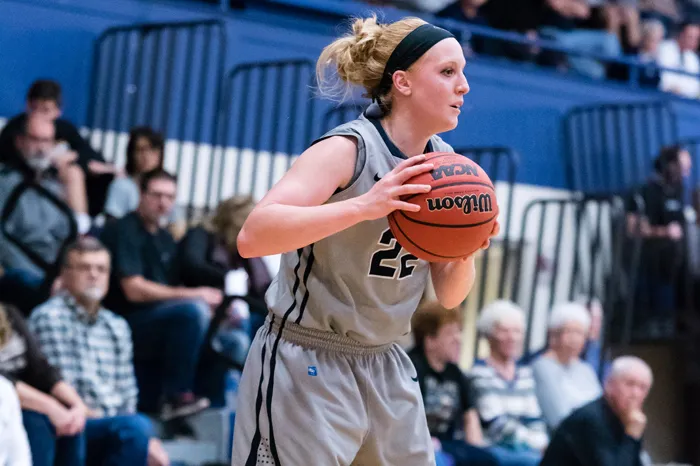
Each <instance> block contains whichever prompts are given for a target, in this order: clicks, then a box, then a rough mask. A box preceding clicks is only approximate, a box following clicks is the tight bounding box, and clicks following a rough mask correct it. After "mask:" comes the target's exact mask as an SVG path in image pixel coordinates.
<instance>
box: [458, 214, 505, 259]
mask: <svg viewBox="0 0 700 466" xmlns="http://www.w3.org/2000/svg"><path fill="white" fill-rule="evenodd" d="M500 231H501V224H500V223H498V221H496V223H494V224H493V228H492V229H491V234H490V235H489V237H488V238H486V241H484V243H483V244H482V245H481V247H480V248H479V249H477V250H476V251H474V252H473V253H471V254H469V255H468V256H465V257H462V258H461V259H458V261H463V262H466V261H468V260H473V259H474V257H476V255H477V254H478V253H479V251H483V250H485V249H488V247H489V246H491V238H493V237H495V236H498V233H499V232H500Z"/></svg>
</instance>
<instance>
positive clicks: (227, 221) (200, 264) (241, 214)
mask: <svg viewBox="0 0 700 466" xmlns="http://www.w3.org/2000/svg"><path fill="white" fill-rule="evenodd" d="M254 206H255V203H254V201H253V199H252V198H251V197H250V196H233V197H231V198H229V199H226V200H224V201H222V202H221V203H220V204H219V205H218V206H217V208H216V212H215V213H214V215H213V216H212V217H211V219H209V220H207V221H206V222H204V223H203V224H202V225H199V226H197V227H194V228H191V229H190V230H189V231H188V232H187V234H186V235H185V237H184V238H183V239H182V240H181V241H180V244H179V246H178V252H177V259H176V264H177V270H178V272H177V274H178V281H179V282H180V283H181V284H182V285H184V286H187V287H199V286H208V287H212V288H219V289H222V290H223V289H224V288H225V287H226V280H227V278H226V277H227V276H230V275H229V273H230V272H232V271H236V270H240V271H243V272H244V274H243V276H247V280H245V281H246V283H242V284H238V283H234V284H233V286H234V287H236V286H241V287H242V289H243V290H242V292H241V293H236V294H243V295H248V296H250V297H252V298H255V299H257V300H259V301H260V302H262V301H263V299H264V297H265V292H266V291H267V288H268V286H270V283H271V282H272V278H271V275H270V271H269V270H268V268H267V265H266V264H265V262H264V261H263V260H262V259H261V258H250V259H243V258H242V257H241V256H240V255H239V254H238V249H237V247H236V239H237V238H238V233H239V232H240V231H241V227H242V226H243V222H245V219H246V218H248V215H249V214H250V212H251V211H252V210H253V207H254ZM251 311H252V313H251V321H252V322H251V327H252V328H251V329H250V330H251V337H252V335H254V333H255V331H257V329H258V328H259V326H260V325H261V324H262V322H263V321H264V319H265V316H266V315H267V309H251ZM256 311H258V312H257V313H256ZM260 311H262V312H260ZM258 314H259V315H258Z"/></svg>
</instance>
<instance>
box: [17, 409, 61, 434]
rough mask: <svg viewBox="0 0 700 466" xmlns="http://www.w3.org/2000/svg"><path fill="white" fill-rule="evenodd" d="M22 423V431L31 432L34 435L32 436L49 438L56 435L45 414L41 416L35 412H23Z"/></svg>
mask: <svg viewBox="0 0 700 466" xmlns="http://www.w3.org/2000/svg"><path fill="white" fill-rule="evenodd" d="M22 422H23V424H24V429H25V430H26V431H27V432H28V433H29V431H31V432H32V433H34V435H51V436H55V434H56V431H55V429H54V428H53V426H52V425H51V421H50V420H49V418H48V416H46V415H45V414H41V413H38V412H36V411H30V410H23V411H22Z"/></svg>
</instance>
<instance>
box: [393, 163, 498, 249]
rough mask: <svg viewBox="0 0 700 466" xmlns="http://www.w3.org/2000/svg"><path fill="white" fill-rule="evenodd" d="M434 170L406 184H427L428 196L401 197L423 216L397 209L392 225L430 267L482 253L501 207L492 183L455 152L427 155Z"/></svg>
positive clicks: (396, 234) (406, 246) (401, 240)
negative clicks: (429, 263)
mask: <svg viewBox="0 0 700 466" xmlns="http://www.w3.org/2000/svg"><path fill="white" fill-rule="evenodd" d="M425 161H426V163H427V162H430V163H432V164H433V165H434V168H433V169H432V170H431V171H429V172H427V173H422V174H420V175H418V176H415V177H413V178H411V179H409V180H408V181H407V182H406V183H407V184H429V185H430V186H431V187H432V190H431V191H430V192H428V193H420V194H412V195H409V196H406V197H404V198H402V200H404V201H406V202H410V203H412V204H418V205H419V206H420V208H421V209H420V211H418V212H408V211H403V210H396V211H394V212H392V213H391V214H390V215H389V226H390V228H391V231H392V233H393V234H394V237H395V238H396V240H397V241H398V242H399V244H400V245H401V246H402V247H403V248H404V249H406V250H407V251H408V252H410V253H411V254H413V255H414V256H416V257H418V258H420V259H425V260H427V261H430V262H448V261H453V260H456V259H459V258H462V257H464V256H468V255H469V254H472V253H474V252H475V251H476V250H478V249H479V248H480V247H481V245H482V244H484V241H486V240H487V239H488V238H489V236H490V235H491V231H492V229H493V225H494V223H495V222H496V220H497V219H498V203H497V201H496V192H495V190H494V187H493V183H492V182H491V179H490V178H489V176H488V175H487V174H486V172H485V171H484V169H483V168H481V167H480V166H479V165H478V164H476V163H475V162H473V161H472V160H470V159H468V158H467V157H465V156H463V155H459V154H454V153H445V152H434V153H430V154H426V160H425Z"/></svg>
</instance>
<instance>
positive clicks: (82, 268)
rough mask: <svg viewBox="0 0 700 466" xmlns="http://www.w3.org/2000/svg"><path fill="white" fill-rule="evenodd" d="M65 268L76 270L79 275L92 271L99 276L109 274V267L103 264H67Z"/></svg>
mask: <svg viewBox="0 0 700 466" xmlns="http://www.w3.org/2000/svg"><path fill="white" fill-rule="evenodd" d="M66 268H68V269H73V270H76V271H78V272H80V273H89V272H91V271H92V270H93V269H94V270H95V271H96V272H97V273H98V274H100V275H102V274H109V271H110V267H109V265H103V264H85V263H80V264H68V265H66Z"/></svg>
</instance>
